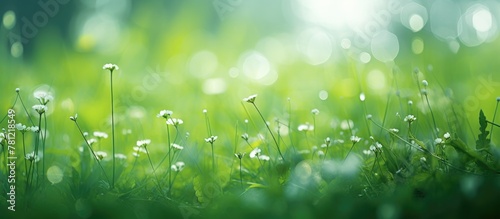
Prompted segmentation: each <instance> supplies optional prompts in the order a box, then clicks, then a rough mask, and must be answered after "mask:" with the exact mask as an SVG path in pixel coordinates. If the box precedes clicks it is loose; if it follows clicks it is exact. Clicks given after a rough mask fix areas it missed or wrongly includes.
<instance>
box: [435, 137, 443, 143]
mask: <svg viewBox="0 0 500 219" xmlns="http://www.w3.org/2000/svg"><path fill="white" fill-rule="evenodd" d="M434 143H435V144H441V143H443V139H442V138H436V139H435V140H434Z"/></svg>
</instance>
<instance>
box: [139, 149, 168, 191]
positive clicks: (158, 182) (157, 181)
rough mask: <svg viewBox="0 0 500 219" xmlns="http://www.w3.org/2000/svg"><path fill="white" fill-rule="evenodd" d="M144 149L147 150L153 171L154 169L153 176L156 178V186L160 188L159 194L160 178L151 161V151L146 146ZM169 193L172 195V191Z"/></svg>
mask: <svg viewBox="0 0 500 219" xmlns="http://www.w3.org/2000/svg"><path fill="white" fill-rule="evenodd" d="M144 149H146V154H147V155H148V160H149V164H150V165H151V169H153V176H154V177H155V180H156V185H157V186H158V192H161V185H160V180H158V176H157V175H156V170H155V167H154V165H153V161H151V157H150V156H149V150H148V148H147V147H146V146H144ZM169 188H170V187H169ZM169 193H170V191H169Z"/></svg>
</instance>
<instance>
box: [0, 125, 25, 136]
mask: <svg viewBox="0 0 500 219" xmlns="http://www.w3.org/2000/svg"><path fill="white" fill-rule="evenodd" d="M16 129H17V130H19V131H21V132H25V131H26V125H23V124H21V123H17V124H16ZM2 134H3V133H2Z"/></svg>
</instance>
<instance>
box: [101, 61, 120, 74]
mask: <svg viewBox="0 0 500 219" xmlns="http://www.w3.org/2000/svg"><path fill="white" fill-rule="evenodd" d="M102 69H104V70H109V71H110V72H113V71H114V70H119V69H120V68H119V67H118V65H116V64H111V63H107V64H104V66H102Z"/></svg>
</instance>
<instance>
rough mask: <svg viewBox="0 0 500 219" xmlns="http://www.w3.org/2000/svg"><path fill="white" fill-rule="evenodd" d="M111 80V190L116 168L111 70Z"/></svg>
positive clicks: (113, 184)
mask: <svg viewBox="0 0 500 219" xmlns="http://www.w3.org/2000/svg"><path fill="white" fill-rule="evenodd" d="M110 78H111V142H112V145H113V178H112V181H111V188H114V187H115V173H116V171H115V169H116V168H115V167H116V158H115V108H114V101H113V70H111V71H110Z"/></svg>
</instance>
